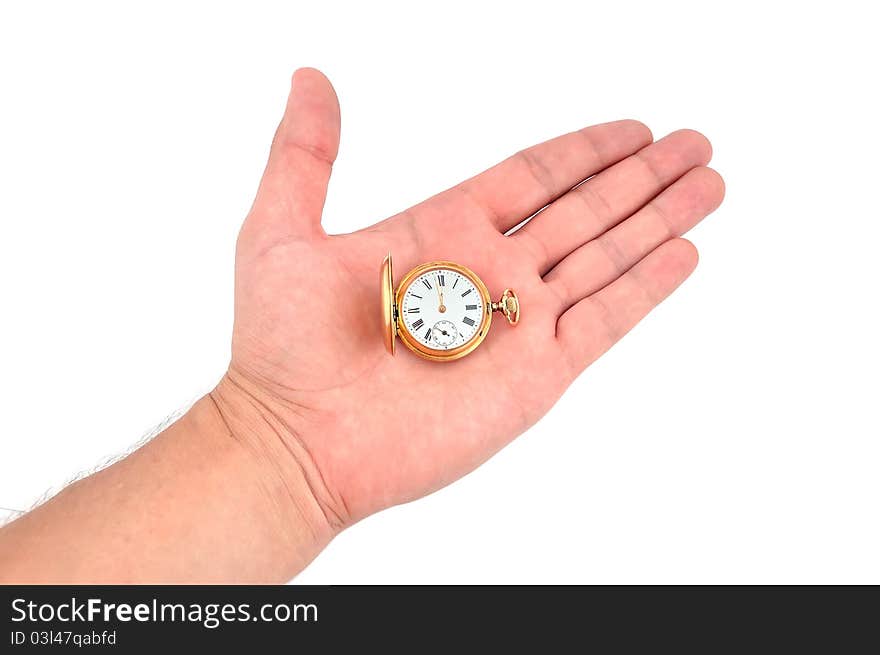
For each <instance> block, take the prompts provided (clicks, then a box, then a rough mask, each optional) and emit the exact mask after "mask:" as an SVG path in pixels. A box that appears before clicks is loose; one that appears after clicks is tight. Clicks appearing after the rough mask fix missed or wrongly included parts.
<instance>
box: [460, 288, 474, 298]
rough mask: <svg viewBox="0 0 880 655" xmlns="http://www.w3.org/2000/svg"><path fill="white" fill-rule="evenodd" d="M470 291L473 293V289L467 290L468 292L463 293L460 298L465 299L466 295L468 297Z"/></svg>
mask: <svg viewBox="0 0 880 655" xmlns="http://www.w3.org/2000/svg"><path fill="white" fill-rule="evenodd" d="M471 291H473V289H468V290H467V291H465V292H464V293H463V294H461V297H462V298H464V297H465V296H466V295H468V294H469V293H470V292H471Z"/></svg>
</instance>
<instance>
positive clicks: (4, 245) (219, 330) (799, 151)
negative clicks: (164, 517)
mask: <svg viewBox="0 0 880 655" xmlns="http://www.w3.org/2000/svg"><path fill="white" fill-rule="evenodd" d="M11 4H12V3H9V4H5V5H3V7H4V8H3V9H2V10H0V221H2V230H0V289H2V294H0V302H2V305H0V307H2V318H0V349H2V350H0V367H2V376H0V403H2V415H0V418H2V422H0V505H3V506H8V507H12V508H23V507H26V506H29V505H30V504H31V503H32V501H33V500H34V499H35V498H36V497H37V496H39V495H40V494H41V493H43V492H44V491H45V490H46V489H47V488H49V487H52V486H55V485H58V484H60V483H63V481H64V480H65V479H66V478H67V477H69V476H71V475H74V474H76V473H77V472H79V471H82V470H84V469H89V468H91V467H93V466H95V465H96V464H97V463H98V462H100V461H101V460H102V458H104V457H106V456H111V455H113V454H115V453H119V452H121V451H124V450H125V449H126V448H127V447H128V446H129V445H131V444H132V443H134V442H135V441H137V440H138V439H139V438H140V437H141V436H142V435H143V434H145V433H147V432H148V431H149V430H150V428H151V427H152V426H153V425H155V424H157V423H159V422H160V421H162V419H163V418H164V417H165V416H167V415H168V414H171V413H172V412H173V411H174V410H176V409H178V408H180V407H183V406H186V404H187V403H188V402H190V401H191V400H193V399H194V398H195V397H197V396H198V395H200V394H202V393H203V392H205V391H206V390H208V389H209V388H210V387H211V386H212V385H213V383H214V382H215V381H216V380H217V379H218V376H219V375H220V374H221V373H222V371H223V370H224V367H225V362H226V361H227V358H228V352H229V338H230V329H231V320H232V264H233V246H234V240H235V236H236V232H237V230H238V228H239V224H240V221H241V219H242V217H243V216H244V214H245V212H246V211H247V209H248V207H249V205H250V202H251V199H252V197H253V193H254V190H255V188H256V184H257V181H258V179H259V176H260V173H261V171H262V167H263V164H264V161H265V157H266V154H267V149H268V145H269V142H270V139H271V136H272V133H273V131H274V129H275V126H276V123H277V121H278V119H279V118H280V115H281V110H282V108H283V105H284V101H285V97H286V93H287V89H288V84H289V78H290V74H291V73H292V71H293V70H294V69H295V68H297V67H299V66H305V65H310V66H316V67H319V68H321V69H322V70H324V71H325V72H326V73H327V75H329V76H330V78H331V79H332V80H333V82H334V84H335V86H336V88H337V91H338V93H339V96H340V100H341V103H342V114H343V139H342V151H341V156H340V158H339V161H338V164H337V166H336V168H335V172H334V177H333V181H332V184H331V190H330V199H329V202H328V206H327V211H326V215H325V227H326V229H327V230H328V231H330V232H343V231H350V230H353V229H357V228H359V227H362V226H365V225H367V224H369V223H372V222H374V221H376V220H378V219H381V218H384V217H386V216H388V215H390V214H392V213H394V212H397V211H399V210H401V209H404V208H406V207H407V206H409V205H411V204H413V203H415V202H417V201H419V200H421V199H423V198H424V197H426V196H428V195H431V194H433V193H434V192H436V191H438V190H440V189H443V188H445V187H447V186H449V185H451V184H453V183H455V182H457V181H459V180H461V179H463V178H465V177H466V176H469V175H471V174H473V173H475V172H476V171H478V170H481V169H482V168H484V167H486V166H488V165H490V164H492V163H494V162H495V161H496V160H498V159H500V158H502V157H503V156H505V155H507V154H509V153H511V152H513V151H514V150H516V149H518V148H521V147H523V146H526V145H529V144H531V143H533V142H536V141H539V140H543V139H545V138H549V137H551V136H554V135H556V134H558V133H561V132H564V131H567V130H571V129H575V128H578V127H581V126H584V125H588V124H591V123H596V122H601V121H606V120H611V119H616V118H623V117H632V118H638V119H641V120H642V121H645V122H646V123H648V124H649V125H650V126H651V127H652V129H653V130H654V133H655V135H656V136H657V137H659V136H661V135H662V134H664V133H666V132H669V131H672V130H674V129H677V128H680V127H692V128H695V129H698V130H701V131H702V132H704V133H705V134H706V135H708V136H709V137H710V138H711V140H712V142H713V144H714V147H715V153H716V155H715V159H714V162H713V166H715V167H716V168H717V169H718V170H719V171H720V172H721V173H722V174H723V175H724V177H725V178H726V181H727V186H728V196H727V200H726V202H725V204H724V205H723V207H722V208H721V209H720V210H719V211H718V212H717V213H716V214H715V215H713V216H712V217H710V218H709V219H708V220H707V221H705V222H704V223H703V224H701V225H700V226H699V227H698V228H697V229H695V230H694V231H693V232H692V233H691V234H690V237H691V238H692V239H693V240H694V241H695V243H696V244H697V246H698V247H699V248H700V251H701V263H700V266H699V267H698V269H697V271H696V273H695V275H694V277H693V278H692V279H691V280H689V281H688V282H687V283H686V284H685V285H684V286H683V287H682V288H681V290H680V291H679V292H678V293H676V294H675V295H674V296H673V297H672V298H671V299H670V300H669V301H667V302H666V303H665V304H664V305H663V306H662V307H661V308H660V309H658V310H657V311H656V312H655V313H654V314H653V315H652V316H651V317H649V318H648V319H647V320H646V321H645V322H644V323H642V324H641V325H640V326H639V327H638V328H637V329H636V330H635V331H634V332H633V333H632V334H631V335H630V336H628V337H627V338H625V339H624V340H623V342H622V343H621V344H620V345H619V346H618V347H616V348H615V349H614V350H613V351H612V352H611V353H609V354H608V355H607V356H606V357H604V358H603V359H602V360H600V361H599V362H598V363H597V364H596V365H594V366H593V367H591V368H590V369H589V370H588V371H587V373H586V374H584V375H583V376H582V377H581V378H580V379H579V380H578V381H577V382H576V383H575V384H574V386H573V387H572V388H571V390H570V391H569V392H568V394H567V395H566V396H565V397H564V398H563V399H562V401H561V402H560V403H559V404H558V406H557V407H555V408H554V409H553V410H552V411H551V412H550V414H549V415H548V416H547V417H546V418H545V419H544V420H542V421H541V422H540V423H539V424H538V425H537V426H536V427H535V428H533V429H532V430H531V431H530V432H528V433H527V434H526V435H524V436H523V437H521V438H520V439H519V440H517V441H516V442H515V443H514V444H512V445H511V446H510V447H509V448H507V449H506V450H504V451H503V452H502V453H501V454H499V455H498V456H497V457H495V458H494V459H493V460H492V461H491V462H489V463H488V464H486V465H485V466H483V467H482V468H481V469H480V470H478V471H477V472H475V473H473V474H471V475H470V476H468V477H467V478H465V479H464V480H461V481H460V482H458V483H456V484H454V485H452V486H451V487H449V488H447V489H445V490H443V491H441V492H439V493H437V494H434V495H433V496H431V497H429V498H426V499H424V500H422V501H419V502H417V503H413V504H410V505H407V506H403V507H398V508H395V509H392V510H390V511H386V512H384V513H382V514H380V515H378V516H375V517H373V518H370V519H368V520H367V521H364V522H363V523H361V524H359V525H357V526H355V527H354V528H353V529H351V530H349V531H347V532H346V533H344V534H343V535H342V536H340V537H339V538H338V539H337V541H335V542H334V543H333V544H332V545H331V546H330V547H329V548H328V549H327V550H326V551H325V552H324V553H323V554H322V555H321V556H320V558H319V559H318V560H317V561H316V562H315V563H314V564H313V565H312V566H311V567H310V568H309V569H308V570H307V571H306V572H305V573H304V574H302V576H301V577H300V578H298V581H299V582H303V583H342V582H350V583H359V582H389V583H390V582H403V583H405V582H424V583H428V582H436V583H447V582H473V583H489V582H502V583H507V582H511V583H512V582H582V583H638V582H644V583H660V582H680V583H706V582H715V583H746V582H763V583H782V582H815V583H825V582H838V583H856V582H873V583H880V558H878V557H877V553H878V552H880V524H878V520H877V516H878V499H880V475H878V466H880V443H878V438H880V429H878V417H877V412H878V377H877V370H878V365H880V357H878V347H877V335H878V333H880V320H878V291H877V282H878V274H877V270H876V246H877V240H878V237H880V229H878V218H880V216H878V209H877V201H876V192H877V188H878V184H877V173H878V168H880V166H878V157H880V155H878V153H880V138H878V128H877V117H878V115H880V106H878V101H877V97H876V95H875V94H876V92H877V63H878V57H880V53H878V47H877V35H876V21H875V20H874V19H873V18H872V17H870V16H869V15H868V13H867V10H862V9H859V7H863V6H864V7H868V6H869V4H868V3H861V4H856V3H853V4H847V3H845V2H836V3H822V4H821V5H811V4H810V3H791V4H790V5H788V6H787V7H784V6H783V5H782V4H777V3H768V2H762V3H759V4H755V5H753V6H752V8H749V5H748V4H747V3H723V4H722V3H706V2H695V3H692V4H680V3H670V2H662V3H658V2H653V3H646V4H645V5H638V6H637V5H632V4H628V3H616V2H615V3H609V2H601V3H588V2H576V3H575V2H572V3H570V4H560V3H553V2H546V1H545V2H540V3H535V2H530V3H525V4H523V5H516V4H513V3H509V2H506V3H503V4H497V5H490V4H489V3H477V2H468V3H461V4H457V3H452V2H443V3H413V2H409V3H401V4H400V5H396V6H393V5H388V4H382V3H376V2H369V3H350V5H342V4H338V3H331V2H318V1H317V0H315V1H314V2H309V3H294V2H288V3H283V4H278V5H269V4H261V3H247V6H246V7H245V5H244V3H241V4H240V6H239V7H238V8H235V9H232V8H224V7H225V6H223V5H219V4H217V3H210V4H207V3H206V4H204V5H197V4H195V3H187V4H184V3H173V4H167V5H165V4H162V3H155V2H153V3H149V4H144V5H141V7H142V9H140V10H135V9H133V8H131V7H130V6H129V5H127V4H126V5H123V4H120V3H103V4H101V3H57V4H49V3H41V2H34V3H16V7H15V8H14V9H13V8H11ZM377 265H378V263H377ZM377 338H378V337H377Z"/></svg>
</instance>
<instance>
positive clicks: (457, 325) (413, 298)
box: [398, 268, 486, 350]
mask: <svg viewBox="0 0 880 655" xmlns="http://www.w3.org/2000/svg"><path fill="white" fill-rule="evenodd" d="M399 311H400V317H399V318H398V320H399V321H400V322H402V323H403V326H404V327H405V328H406V330H407V331H408V332H409V333H410V334H411V335H412V336H413V337H414V338H415V339H416V341H418V342H419V343H420V344H422V345H423V346H426V347H428V348H432V349H434V350H452V349H453V348H458V347H460V346H463V345H464V344H466V343H467V342H468V341H470V340H471V339H473V338H474V337H475V336H476V335H477V334H479V332H480V329H481V328H482V326H483V321H484V320H485V318H486V316H485V315H486V308H485V306H484V305H483V298H482V296H480V292H479V290H478V289H477V287H476V285H475V284H474V283H473V282H472V281H471V280H470V278H468V277H466V276H465V275H462V274H461V273H458V272H457V271H452V270H450V269H448V268H439V269H435V270H431V271H427V272H426V273H422V274H421V275H419V276H418V277H416V278H414V279H413V280H412V282H410V284H409V286H408V287H407V288H406V289H405V290H404V294H403V298H402V300H401V302H400V310H399Z"/></svg>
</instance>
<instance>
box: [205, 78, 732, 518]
mask: <svg viewBox="0 0 880 655" xmlns="http://www.w3.org/2000/svg"><path fill="white" fill-rule="evenodd" d="M339 126H340V119H339V107H338V104H337V100H336V96H335V94H334V92H333V90H332V88H331V86H330V84H329V82H328V81H327V80H326V79H325V78H324V77H323V76H322V75H321V74H320V73H319V72H317V71H314V70H308V69H304V70H300V71H298V72H297V73H296V75H295V76H294V78H293V84H292V90H291V93H290V97H289V100H288V104H287V108H286V112H285V115H284V118H283V120H282V121H281V124H280V127H279V128H278V132H277V134H276V136H275V139H274V143H273V146H272V150H271V154H270V157H269V162H268V165H267V168H266V171H265V175H264V177H263V179H262V182H261V184H260V187H259V191H258V194H257V197H256V200H255V202H254V205H253V207H252V209H251V211H250V214H249V215H248V217H247V220H246V221H245V223H244V226H243V228H242V231H241V234H240V237H239V241H238V247H237V254H236V288H235V290H236V299H235V327H234V334H233V353H232V361H231V365H230V367H229V372H228V374H227V376H226V377H225V379H224V380H223V381H222V382H221V383H220V385H219V386H218V387H217V389H216V390H215V391H214V392H213V394H212V397H213V399H214V400H215V402H216V403H217V405H218V407H219V408H220V410H221V413H222V414H223V416H224V418H225V419H226V420H227V422H228V423H229V424H230V425H231V428H232V430H233V432H234V433H236V435H237V436H241V435H245V434H246V435H247V436H242V438H243V439H249V440H254V439H258V441H259V442H260V443H261V444H272V445H271V446H267V447H268V448H271V449H274V450H272V452H275V453H276V454H277V453H283V454H284V457H285V458H288V461H287V462H286V463H285V464H284V465H282V464H273V466H272V468H273V469H274V468H277V469H279V470H282V469H283V468H284V467H285V466H286V468H287V469H289V470H293V471H302V472H303V474H304V475H305V477H306V479H307V480H308V483H309V484H308V486H309V488H310V491H311V493H312V494H314V498H315V501H316V503H317V504H318V506H320V509H321V513H322V515H323V516H324V517H325V518H326V520H327V522H328V525H329V526H330V528H331V530H332V531H335V530H339V529H341V528H344V527H346V526H348V525H350V524H351V523H352V522H354V521H357V520H359V519H361V518H363V517H365V516H367V515H369V514H371V513H373V512H376V511H378V510H381V509H383V508H385V507H388V506H391V505H394V504H396V503H402V502H406V501H409V500H413V499H415V498H418V497H420V496H423V495H425V494H427V493H429V492H431V491H432V490H435V489H438V488H440V487H442V486H444V485H446V484H449V483H450V482H452V481H453V480H455V479H457V478H458V477H460V476H462V475H464V474H465V473H467V472H468V471H470V470H472V469H473V468H475V467H476V466H478V465H479V464H480V463H481V462H483V461H484V460H486V459H487V458H488V457H490V456H491V455H492V454H493V453H495V452H496V451H498V450H499V449H500V448H502V447H503V446H504V445H505V444H507V443H509V442H510V441H511V440H512V439H513V438H514V437H516V436H517V435H518V434H520V433H521V432H523V431H524V430H525V429H526V428H528V427H529V426H530V425H532V424H533V423H534V422H535V421H536V420H537V419H538V418H540V417H541V416H542V415H543V414H544V413H545V412H547V410H548V409H549V408H550V407H551V406H552V405H553V403H554V402H555V401H556V400H557V399H558V398H559V396H560V394H562V392H563V391H564V390H565V389H566V387H567V386H568V385H569V384H570V383H571V382H572V380H574V378H575V377H576V376H577V375H578V374H580V373H581V372H582V371H583V370H584V368H585V367H587V366H588V365H589V364H590V363H591V362H593V361H594V360H595V359H596V358H597V357H599V356H600V355H601V354H602V353H604V352H605V351H606V350H607V349H608V348H609V347H610V346H611V345H613V344H614V343H615V342H616V341H617V340H618V339H620V337H621V336H623V335H624V334H625V333H626V332H627V331H628V330H630V329H631V328H632V327H633V326H634V325H635V324H636V323H637V322H638V321H639V320H640V319H641V318H642V317H643V316H645V314H647V312H649V311H650V310H651V309H652V308H653V307H655V306H656V305H657V304H658V303H659V302H660V301H661V300H663V299H664V298H665V297H666V296H667V295H669V294H670V293H671V292H672V291H673V290H674V289H675V288H676V287H677V286H678V285H679V284H680V283H681V282H682V281H683V280H684V279H685V278H686V277H687V276H688V275H689V274H690V273H691V271H693V269H694V267H695V266H696V263H697V252H696V250H695V248H694V246H693V245H691V243H689V242H688V241H685V240H683V239H681V238H679V236H680V235H681V234H682V233H684V232H685V231H687V230H688V229H690V228H691V227H692V226H693V225H694V224H696V223H697V222H698V221H699V220H700V219H702V218H703V217H704V216H706V215H707V214H709V213H710V212H711V211H713V210H714V209H715V208H716V207H717V206H718V205H719V203H720V202H721V200H722V197H723V194H724V185H723V182H722V180H721V178H720V176H719V175H718V174H717V173H715V172H714V171H713V170H711V169H709V168H705V165H706V164H707V163H708V162H709V159H710V156H711V148H710V145H709V143H708V141H707V140H706V139H705V138H704V137H703V136H702V135H700V134H698V133H697V132H693V131H689V130H683V131H679V132H675V133H673V134H670V135H669V136H667V137H665V138H664V139H661V140H659V141H657V142H652V140H653V137H652V135H651V132H650V131H649V130H648V128H647V127H645V126H644V125H643V124H641V123H638V122H636V121H630V120H625V121H619V122H614V123H607V124H603V125H597V126H594V127H590V128H586V129H583V130H579V131H577V132H573V133H570V134H566V135H564V136H560V137H558V138H556V139H553V140H551V141H548V142H546V143H543V144H540V145H537V146H534V147H532V148H529V149H527V150H524V151H522V152H520V153H518V154H516V155H514V156H512V157H510V158H509V159H507V160H505V161H503V162H501V163H500V164H498V165H497V166H495V167H493V168H491V169H489V170H487V171H485V172H484V173H482V174H480V175H477V176H476V177H474V178H472V179H469V180H466V181H465V182H462V183H461V184H460V185H458V186H456V187H455V188H452V189H449V190H447V191H444V192H442V193H440V194H438V195H436V196H434V197H432V198H430V199H428V200H426V201H425V202H423V203H421V204H419V205H416V206H415V207H412V208H411V209H408V210H406V211H404V212H402V213H401V214H398V215H396V216H392V217H391V218H389V219H387V220H384V221H382V222H379V223H377V224H375V225H372V226H370V227H368V228H366V229H363V230H361V231H359V232H355V233H352V234H342V235H334V236H328V235H327V234H325V232H324V231H323V230H322V228H321V213H322V208H323V203H324V199H325V193H326V190H327V183H328V180H329V177H330V170H331V167H332V164H333V161H334V159H335V157H336V154H337V147H338V140H339ZM591 176H592V177H591ZM588 177H589V178H590V179H589V180H588V181H587V182H585V183H583V184H581V185H580V186H577V187H576V188H573V187H575V186H576V185H578V184H579V183H580V182H582V181H583V180H584V179H586V178H588ZM545 206H546V208H545V209H544V211H542V212H541V213H540V214H539V215H537V216H535V217H534V218H533V219H532V220H531V221H530V222H529V223H527V224H526V225H525V226H524V227H522V228H521V229H519V230H518V231H516V232H514V233H513V234H512V235H510V236H505V233H506V232H507V231H509V230H511V228H513V227H514V226H516V225H517V224H519V223H520V222H521V221H523V220H524V219H525V218H527V217H529V216H530V215H532V214H534V213H535V212H536V211H538V210H540V209H541V208H543V207H545ZM438 218H442V220H437V219H438ZM388 252H391V253H393V256H394V265H395V273H396V275H395V280H394V282H395V285H396V284H397V283H398V282H399V281H400V279H401V277H402V275H403V274H405V273H406V272H407V271H408V270H409V269H410V268H412V267H414V266H416V265H417V264H421V263H423V262H427V261H432V260H437V259H448V260H453V261H456V262H460V263H462V264H464V265H466V266H468V267H469V268H471V269H473V270H474V271H475V272H476V273H477V274H478V275H479V276H480V277H481V278H482V279H483V281H484V282H485V283H486V284H487V286H488V287H489V289H490V292H491V293H492V294H493V296H494V295H500V293H501V291H502V290H503V289H504V288H505V287H508V286H510V287H512V288H514V289H516V291H517V294H518V295H519V298H520V302H521V304H522V311H523V314H522V316H523V318H522V320H521V322H520V324H519V326H518V327H517V328H516V329H511V328H509V327H508V326H507V325H506V324H505V323H504V322H502V323H501V324H499V325H497V327H495V328H493V329H492V331H491V333H490V334H489V336H488V338H487V339H486V340H485V341H484V342H483V344H482V345H481V346H480V347H479V348H478V349H477V350H476V351H475V352H474V353H472V354H470V355H469V356H467V357H465V358H463V359H461V360H458V361H455V362H452V363H434V362H429V361H425V360H422V359H419V358H418V357H416V356H414V355H413V354H412V353H410V352H409V351H408V350H405V349H403V348H399V349H398V352H397V355H396V356H395V357H391V356H390V355H388V353H386V351H385V350H384V348H383V341H382V325H381V322H380V307H379V275H378V274H379V267H380V264H381V262H382V258H383V257H384V256H385V254H386V253H388ZM349 298H358V299H364V300H362V301H361V300H359V301H357V302H349V301H348V299H349ZM441 302H442V300H441ZM511 355H515V357H511ZM429 389H430V390H431V391H430V393H428V392H427V391H426V390H429ZM438 393H439V394H440V395H439V396H438V395H437V394H438ZM247 416H252V417H257V418H256V419H255V420H251V419H247V418H246V417H247ZM255 435H257V436H255Z"/></svg>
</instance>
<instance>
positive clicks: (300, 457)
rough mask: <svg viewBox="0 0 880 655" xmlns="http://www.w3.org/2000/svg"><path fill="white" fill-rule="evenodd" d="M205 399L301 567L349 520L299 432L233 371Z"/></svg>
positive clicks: (257, 390)
mask: <svg viewBox="0 0 880 655" xmlns="http://www.w3.org/2000/svg"><path fill="white" fill-rule="evenodd" d="M203 400H205V401H206V405H207V406H208V407H207V411H209V412H210V413H211V414H213V417H214V420H215V421H216V422H217V423H218V428H219V429H220V430H222V433H223V434H224V435H225V436H226V438H228V439H230V440H231V441H232V442H233V443H235V444H236V445H237V447H238V448H239V450H240V451H241V456H242V461H243V465H246V466H248V467H249V468H250V469H251V470H253V471H254V473H255V475H256V476H257V479H258V480H259V486H260V487H261V491H262V492H263V493H264V495H265V496H266V500H267V502H268V504H269V505H270V506H271V507H272V509H273V513H274V514H275V516H276V518H277V521H278V524H277V527H278V529H279V530H281V532H282V534H283V535H284V536H285V538H286V539H288V540H289V541H290V542H291V544H292V545H294V546H295V548H296V549H297V550H298V551H300V552H301V553H302V555H303V556H302V557H300V559H304V558H305V561H304V562H302V566H305V564H307V563H308V562H309V561H311V559H313V558H314V557H315V556H316V555H317V554H318V553H319V552H320V551H321V550H322V549H323V548H324V547H326V545H327V544H328V543H329V542H330V540H331V539H333V537H334V536H336V534H338V533H339V532H340V531H341V530H342V528H343V527H345V525H346V524H347V522H348V517H347V515H346V512H345V511H344V510H345V508H344V504H340V503H339V502H336V500H335V498H334V495H333V494H332V493H331V492H330V490H329V489H328V488H327V486H326V484H325V483H324V478H323V476H322V474H321V471H320V470H319V468H318V466H317V465H316V463H315V461H314V460H313V459H312V456H311V453H310V452H309V449H308V448H307V447H306V445H305V441H304V438H303V435H302V434H301V430H300V429H299V428H298V427H297V426H295V425H292V423H291V421H290V420H289V418H282V413H281V412H279V411H277V410H276V408H274V407H273V406H272V405H271V403H270V402H269V401H268V399H266V398H265V396H264V394H263V392H262V391H261V390H260V388H259V387H257V386H256V385H253V384H252V383H251V382H250V381H249V380H248V379H247V378H246V377H244V376H241V375H239V374H237V373H236V372H235V371H234V370H230V371H228V372H227V373H226V374H225V375H224V376H223V378H222V379H221V380H220V382H219V383H218V384H217V386H216V387H215V388H214V390H213V391H211V393H209V394H208V396H206V397H205V399H203ZM302 566H300V567H299V568H300V569H301V568H302Z"/></svg>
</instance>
